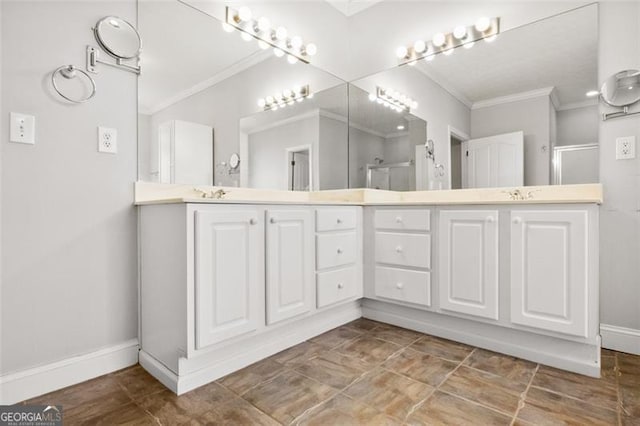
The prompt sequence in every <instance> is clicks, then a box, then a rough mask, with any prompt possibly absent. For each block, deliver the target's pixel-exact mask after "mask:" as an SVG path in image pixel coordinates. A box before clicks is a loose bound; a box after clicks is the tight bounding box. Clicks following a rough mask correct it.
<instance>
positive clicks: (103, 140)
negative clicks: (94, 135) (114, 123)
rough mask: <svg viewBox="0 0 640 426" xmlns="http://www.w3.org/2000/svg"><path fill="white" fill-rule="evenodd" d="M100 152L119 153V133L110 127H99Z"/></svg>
mask: <svg viewBox="0 0 640 426" xmlns="http://www.w3.org/2000/svg"><path fill="white" fill-rule="evenodd" d="M98 152H106V153H107V154H116V153H117V152H118V131H117V130H116V129H110V128H109V127H98Z"/></svg>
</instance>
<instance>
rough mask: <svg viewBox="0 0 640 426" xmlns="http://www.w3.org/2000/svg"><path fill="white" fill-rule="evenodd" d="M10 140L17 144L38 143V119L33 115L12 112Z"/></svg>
mask: <svg viewBox="0 0 640 426" xmlns="http://www.w3.org/2000/svg"><path fill="white" fill-rule="evenodd" d="M10 121H11V123H10V131H9V140H10V141H11V142H17V143H28V144H31V145H33V144H35V143H36V135H35V133H36V118H35V117H34V116H33V115H27V114H20V113H17V112H12V113H11V117H10Z"/></svg>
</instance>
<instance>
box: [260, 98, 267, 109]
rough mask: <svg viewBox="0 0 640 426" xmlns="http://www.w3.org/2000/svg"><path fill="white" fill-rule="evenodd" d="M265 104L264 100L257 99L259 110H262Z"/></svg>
mask: <svg viewBox="0 0 640 426" xmlns="http://www.w3.org/2000/svg"><path fill="white" fill-rule="evenodd" d="M266 104H267V102H266V101H265V100H264V99H262V98H260V99H258V106H259V107H260V108H264V106H265V105H266Z"/></svg>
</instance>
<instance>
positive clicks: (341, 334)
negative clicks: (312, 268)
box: [28, 319, 640, 425]
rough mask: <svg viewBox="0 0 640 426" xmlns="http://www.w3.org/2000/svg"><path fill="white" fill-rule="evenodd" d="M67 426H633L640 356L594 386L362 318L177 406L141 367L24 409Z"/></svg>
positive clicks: (637, 421) (621, 361)
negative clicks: (50, 410)
mask: <svg viewBox="0 0 640 426" xmlns="http://www.w3.org/2000/svg"><path fill="white" fill-rule="evenodd" d="M28 402H29V403H42V404H62V405H63V406H64V420H65V421H64V423H65V425H71V424H91V425H94V424H124V423H126V424H163V425H176V424H221V425H236V424H237V425H249V424H250V425H278V424H292V423H293V424H313V425H348V424H366V425H379V424H393V425H395V424H408V425H414V424H455V425H485V424H491V425H494V424H495V425H501V424H504V425H510V424H513V425H547V424H549V425H551V424H554V425H555V424H575V425H587V424H594V425H640V357H639V356H632V355H627V354H623V353H616V352H612V351H607V350H603V352H602V378H600V379H593V378H589V377H585V376H580V375H577V374H572V373H568V372H564V371H560V370H556V369H554V368H550V367H545V366H542V365H538V364H535V363H532V362H529V361H524V360H521V359H517V358H513V357H509V356H504V355H500V354H496V353H493V352H489V351H486V350H483V349H478V348H473V347H470V346H467V345H463V344H459V343H455V342H451V341H447V340H443V339H439V338H435V337H431V336H427V335H424V334H421V333H417V332H414V331H410V330H405V329H401V328H397V327H393V326H390V325H386V324H381V323H377V322H373V321H369V320H366V319H359V320H356V321H354V322H351V323H349V324H347V325H345V326H342V327H339V328H336V329H334V330H331V331H329V332H327V333H325V334H323V335H321V336H318V337H315V338H313V339H311V340H309V341H307V342H304V343H301V344H299V345H297V346H295V347H293V348H290V349H288V350H286V351H284V352H280V353H278V354H276V355H274V356H272V357H270V358H268V359H265V360H263V361H260V362H258V363H256V364H253V365H251V366H249V367H247V368H245V369H243V370H240V371H238V372H236V373H233V374H231V375H229V376H227V377H224V378H222V379H220V380H218V381H217V382H215V383H211V384H209V385H206V386H203V387H201V388H199V389H196V390H194V391H191V392H189V393H187V394H185V395H182V396H180V397H177V396H175V395H174V394H173V393H171V392H170V391H169V390H167V389H165V388H164V387H163V386H162V385H161V384H160V383H159V382H157V381H156V380H155V379H154V378H152V377H151V376H150V375H149V374H147V373H146V372H145V371H144V370H143V369H142V368H141V367H140V366H135V367H131V368H128V369H125V370H122V371H118V372H115V373H112V374H109V375H107V376H103V377H100V378H97V379H94V380H90V381H88V382H85V383H81V384H78V385H76V386H72V387H69V388H66V389H62V390H60V391H56V392H53V393H51V394H48V395H44V396H42V397H39V398H36V399H34V400H31V401H28Z"/></svg>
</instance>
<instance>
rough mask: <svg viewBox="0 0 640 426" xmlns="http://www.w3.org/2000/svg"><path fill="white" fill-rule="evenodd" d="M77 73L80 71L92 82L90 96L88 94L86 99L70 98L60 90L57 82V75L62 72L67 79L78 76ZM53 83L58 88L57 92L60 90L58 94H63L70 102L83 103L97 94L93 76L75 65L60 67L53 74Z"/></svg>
mask: <svg viewBox="0 0 640 426" xmlns="http://www.w3.org/2000/svg"><path fill="white" fill-rule="evenodd" d="M77 73H80V75H83V76H85V77H86V78H87V79H88V80H89V83H91V93H90V94H89V96H87V97H86V98H84V99H73V98H70V97H69V96H67V95H65V94H64V93H62V92H61V91H60V88H59V87H58V85H57V84H56V75H58V74H60V75H62V76H63V77H64V78H66V79H67V80H70V79H72V78H76V77H77V76H78V74H77ZM51 84H52V85H53V88H54V89H55V90H56V92H58V95H60V96H62V97H63V98H65V99H66V100H68V101H69V102H73V103H75V104H81V103H84V102H87V101H88V100H89V99H91V98H93V97H94V96H95V94H96V82H95V81H94V80H93V78H91V76H90V75H89V74H88V73H87V72H86V71H83V70H81V69H79V68H76V67H75V66H74V65H63V66H61V67H60V68H58V69H56V70H55V71H54V72H53V73H52V74H51Z"/></svg>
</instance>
